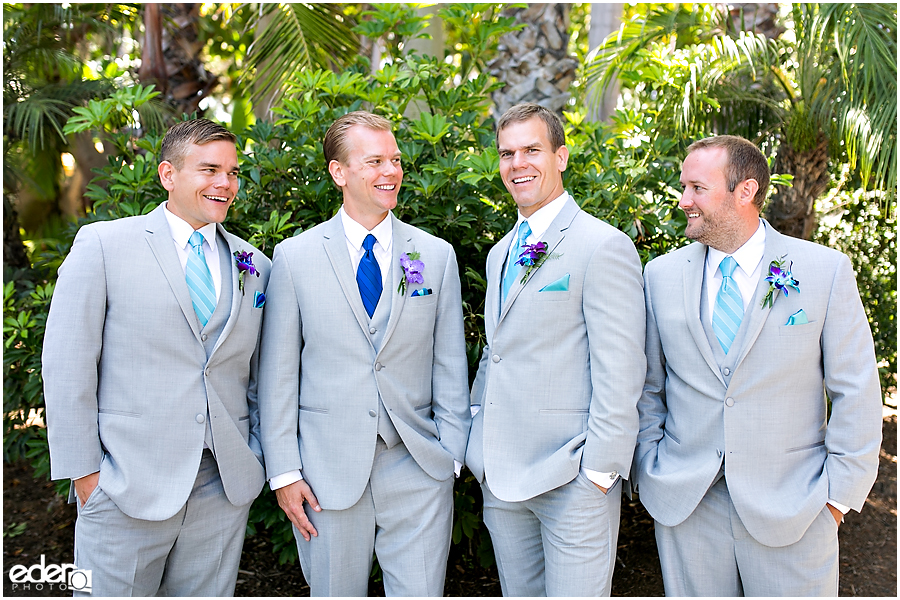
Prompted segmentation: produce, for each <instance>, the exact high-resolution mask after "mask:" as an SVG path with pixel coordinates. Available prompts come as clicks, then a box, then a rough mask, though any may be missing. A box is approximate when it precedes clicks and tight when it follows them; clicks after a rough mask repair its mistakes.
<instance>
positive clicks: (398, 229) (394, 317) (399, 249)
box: [379, 214, 435, 350]
mask: <svg viewBox="0 0 900 600" xmlns="http://www.w3.org/2000/svg"><path fill="white" fill-rule="evenodd" d="M391 219H393V221H394V222H393V223H392V224H391V228H392V231H393V234H392V236H393V241H392V242H391V245H392V250H391V275H390V277H388V282H389V286H388V289H387V290H385V291H384V292H382V296H381V300H379V302H384V300H385V298H384V294H385V293H388V294H390V296H391V316H390V317H389V319H388V324H387V329H386V330H385V332H384V339H383V340H382V342H381V348H382V350H383V349H384V348H385V346H387V344H388V340H390V339H391V335H392V334H393V333H394V329H396V328H397V321H399V320H400V315H401V314H402V313H403V307H404V306H406V298H407V297H408V296H409V295H410V294H411V293H412V286H411V285H407V286H406V291H405V292H404V293H402V294H400V293H398V292H397V288H398V287H400V279H401V278H402V277H403V268H402V267H401V266H400V255H401V254H403V253H404V252H406V253H407V254H409V253H410V252H415V251H416V247H415V245H414V244H413V241H412V237H411V236H410V235H407V234H406V232H404V231H402V224H401V222H400V221H398V220H397V218H396V217H394V215H393V214H391ZM421 260H422V261H423V262H425V260H426V257H424V256H423V257H422V259H421ZM428 266H429V265H428V263H427V262H426V263H425V270H424V271H423V273H422V274H423V275H424V277H425V280H426V281H427V280H428V277H429V276H433V275H434V272H435V271H434V270H433V269H434V268H435V265H431V266H432V271H431V272H429V269H428Z"/></svg>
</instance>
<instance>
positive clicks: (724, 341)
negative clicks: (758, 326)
mask: <svg viewBox="0 0 900 600" xmlns="http://www.w3.org/2000/svg"><path fill="white" fill-rule="evenodd" d="M735 267H737V262H736V261H735V260H734V259H733V258H732V257H730V256H726V257H725V258H723V259H722V262H720V263H719V271H721V272H722V285H721V287H720V288H719V295H718V296H716V305H715V308H714V309H713V318H712V326H713V333H715V334H716V339H717V340H719V345H721V346H722V350H724V351H725V354H728V350H729V349H730V348H731V343H732V342H733V341H734V336H735V335H737V332H738V329H740V327H741V321H742V320H743V319H744V300H743V298H742V297H741V290H740V289H739V288H738V286H737V283H735V281H734V278H733V277H732V274H733V273H734V269H735Z"/></svg>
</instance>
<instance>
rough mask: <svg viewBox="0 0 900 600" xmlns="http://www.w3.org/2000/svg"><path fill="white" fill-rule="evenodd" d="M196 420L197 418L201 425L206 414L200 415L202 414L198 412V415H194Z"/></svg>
mask: <svg viewBox="0 0 900 600" xmlns="http://www.w3.org/2000/svg"><path fill="white" fill-rule="evenodd" d="M196 420H197V422H198V423H200V424H201V425H202V424H203V422H204V421H206V416H205V415H202V414H198V415H197V416H196Z"/></svg>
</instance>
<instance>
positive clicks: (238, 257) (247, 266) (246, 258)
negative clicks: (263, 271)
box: [234, 251, 259, 296]
mask: <svg viewBox="0 0 900 600" xmlns="http://www.w3.org/2000/svg"><path fill="white" fill-rule="evenodd" d="M234 264H235V266H237V270H238V287H239V288H240V289H241V295H242V296H243V295H244V275H246V274H247V273H250V274H251V275H256V276H257V277H259V271H258V270H257V268H256V265H254V264H253V253H252V252H240V251H236V252H235V253H234Z"/></svg>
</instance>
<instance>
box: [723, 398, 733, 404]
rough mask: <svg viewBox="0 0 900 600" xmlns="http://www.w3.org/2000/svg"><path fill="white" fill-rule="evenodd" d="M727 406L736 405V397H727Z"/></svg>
mask: <svg viewBox="0 0 900 600" xmlns="http://www.w3.org/2000/svg"><path fill="white" fill-rule="evenodd" d="M725 406H734V398H725Z"/></svg>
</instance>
